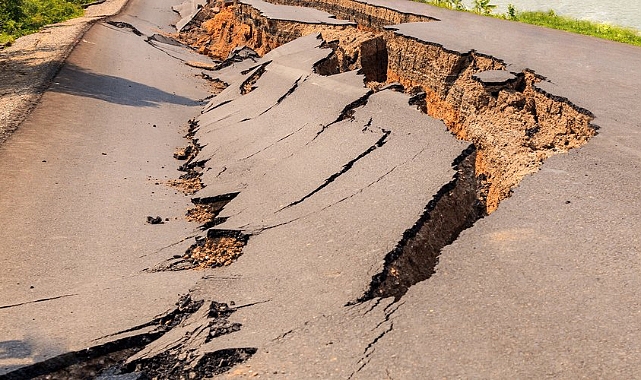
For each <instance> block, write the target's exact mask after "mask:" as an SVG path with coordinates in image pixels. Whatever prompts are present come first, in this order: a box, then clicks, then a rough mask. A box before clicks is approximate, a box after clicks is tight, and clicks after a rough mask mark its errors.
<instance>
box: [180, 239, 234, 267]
mask: <svg viewBox="0 0 641 380" xmlns="http://www.w3.org/2000/svg"><path fill="white" fill-rule="evenodd" d="M244 246H245V242H243V241H242V240H240V239H238V238H235V237H230V236H221V237H208V238H206V239H204V241H202V242H201V243H200V244H196V245H194V246H193V247H192V248H191V249H189V250H188V251H187V253H185V256H184V258H185V259H188V260H191V261H192V263H194V264H195V265H196V266H197V267H199V268H215V267H222V266H227V265H230V264H231V263H233V262H234V261H235V260H236V259H237V258H238V257H240V255H241V254H242V251H243V247H244Z"/></svg>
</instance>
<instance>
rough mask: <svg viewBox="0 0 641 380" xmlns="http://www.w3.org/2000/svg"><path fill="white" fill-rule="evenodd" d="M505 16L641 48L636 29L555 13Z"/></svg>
mask: <svg viewBox="0 0 641 380" xmlns="http://www.w3.org/2000/svg"><path fill="white" fill-rule="evenodd" d="M504 16H506V17H504V18H507V19H510V20H514V21H518V22H523V23H526V24H532V25H539V26H544V27H547V28H552V29H558V30H565V31H567V32H572V33H577V34H584V35H587V36H594V37H599V38H603V39H606V40H610V41H617V42H623V43H626V44H630V45H636V46H641V34H640V33H639V32H638V31H636V30H635V29H631V28H624V27H620V26H613V25H608V24H601V23H596V22H593V21H586V20H577V19H575V18H571V17H564V16H559V15H557V14H556V13H554V11H549V12H516V14H515V17H510V16H509V15H504Z"/></svg>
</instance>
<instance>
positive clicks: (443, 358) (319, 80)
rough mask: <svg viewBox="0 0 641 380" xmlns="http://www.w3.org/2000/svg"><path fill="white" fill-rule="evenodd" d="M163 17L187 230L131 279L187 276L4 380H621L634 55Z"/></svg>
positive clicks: (456, 16)
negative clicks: (180, 98) (182, 126)
mask: <svg viewBox="0 0 641 380" xmlns="http://www.w3.org/2000/svg"><path fill="white" fill-rule="evenodd" d="M176 9H177V10H179V12H180V13H181V16H185V18H183V19H182V20H180V21H179V22H177V23H176V24H177V25H178V28H179V29H180V32H179V33H178V34H176V35H175V36H174V37H175V39H176V41H181V42H182V43H184V44H186V45H189V46H191V47H192V48H193V49H195V50H197V51H198V52H199V53H201V54H205V55H208V56H209V57H210V58H212V59H213V63H208V64H195V63H194V62H193V61H187V60H185V62H184V63H186V64H187V65H188V66H189V67H197V68H201V69H202V70H203V71H202V73H201V75H202V78H203V79H205V80H207V81H208V82H209V83H210V84H211V87H210V91H212V92H213V93H214V96H213V97H211V98H210V99H209V101H208V103H207V104H206V105H205V106H204V107H203V108H202V111H201V112H200V114H199V115H197V116H195V117H194V118H193V119H191V120H190V121H189V123H188V124H189V127H188V132H187V136H186V138H187V141H188V143H189V145H188V146H187V148H184V147H183V148H181V149H179V150H176V151H175V152H174V157H175V158H176V159H179V160H180V169H179V170H180V171H181V173H182V174H181V176H180V179H179V180H175V181H174V182H172V183H171V185H173V186H177V187H178V188H179V189H180V190H182V191H183V192H185V193H186V194H188V196H189V199H190V200H191V203H192V206H191V207H189V208H188V210H187V209H186V210H185V212H186V218H187V219H188V220H189V221H191V222H192V223H196V224H197V225H199V227H198V228H197V229H196V230H195V232H194V233H193V234H192V235H191V236H189V237H187V236H185V238H184V239H183V240H182V241H181V242H182V243H184V244H182V246H186V249H183V250H179V249H178V248H177V247H176V249H175V250H172V251H171V252H175V253H174V254H173V255H172V256H170V257H169V258H168V259H166V260H158V261H157V263H156V264H155V265H152V266H150V267H149V268H147V269H146V270H145V272H146V273H150V274H153V273H156V274H162V273H172V274H177V275H180V273H193V272H194V271H202V274H201V275H200V276H199V277H200V279H199V280H198V281H197V282H196V283H195V284H194V285H193V286H192V287H191V289H190V292H189V294H190V296H189V297H183V298H181V299H180V300H179V301H178V303H177V304H176V308H175V309H172V310H170V311H169V312H167V313H165V314H163V315H161V316H159V317H157V318H155V319H153V320H151V321H149V322H147V323H145V324H143V325H140V326H134V327H132V328H130V329H126V330H124V331H121V332H119V333H116V334H114V338H112V339H110V340H109V341H108V342H107V343H105V344H103V345H100V346H97V347H94V349H93V350H94V351H91V354H90V355H89V356H91V357H87V358H85V357H83V356H82V353H81V352H80V351H78V352H74V353H70V354H68V355H69V356H68V357H66V359H65V360H62V364H60V363H58V364H56V362H55V361H54V362H49V363H41V364H36V365H34V366H30V367H25V368H23V369H22V370H19V371H18V372H14V378H21V377H20V376H23V377H25V376H29V375H33V374H46V373H47V372H52V371H60V370H61V371H68V370H67V369H61V368H62V367H64V364H65V363H66V364H74V365H78V366H79V369H78V371H80V372H78V373H83V372H82V371H83V370H84V371H93V372H91V373H93V374H102V375H101V376H102V378H105V379H107V378H114V379H116V378H118V379H124V378H144V377H145V376H147V377H150V378H158V379H174V378H185V379H187V378H204V377H219V378H238V377H241V378H242V377H255V376H260V377H263V378H292V379H300V378H345V379H356V378H362V379H369V378H392V379H396V378H407V379H410V378H437V377H439V378H441V377H442V378H450V377H453V378H468V377H481V378H506V379H507V378H540V377H552V378H568V379H569V378H577V377H588V378H601V377H611V378H636V377H639V376H641V366H640V365H639V363H641V356H640V355H641V350H640V349H639V347H640V346H639V342H640V341H641V318H639V317H640V316H641V303H640V302H639V299H641V297H640V296H641V294H640V293H641V291H640V290H641V276H639V273H640V272H639V271H640V270H641V261H640V259H639V254H640V253H641V240H640V239H641V235H640V233H639V231H641V222H640V221H641V203H639V200H640V199H641V193H640V192H641V171H640V170H639V166H641V165H640V164H641V131H640V128H641V124H640V120H641V109H640V108H639V106H638V103H637V96H638V95H639V94H638V89H639V88H641V79H640V78H641V75H640V74H641V73H639V70H640V69H639V68H640V67H641V50H639V49H638V48H634V47H628V46H624V45H618V44H614V43H610V42H603V41H599V40H594V39H591V38H585V37H580V36H572V35H568V34H566V33H560V32H556V31H548V30H544V29H540V28H536V27H531V26H526V25H518V24H514V23H510V22H505V21H500V20H494V19H486V18H481V17H478V16H474V15H471V14H465V13H459V12H450V11H445V10H442V9H437V8H433V7H429V6H426V5H424V4H417V3H412V2H405V1H388V2H380V1H363V2H359V1H352V0H321V1H296V0H279V1H277V2H273V3H272V2H270V3H267V2H263V1H260V0H242V1H238V2H233V3H232V2H213V1H212V2H208V3H206V4H205V3H198V4H196V3H191V2H187V3H184V4H182V5H180V6H177V8H176ZM326 12H328V13H326ZM123 22H124V21H123ZM119 25H120V26H119V27H122V28H123V29H125V30H127V33H135V34H136V35H138V33H141V34H142V35H149V34H150V33H148V32H146V31H143V32H140V31H139V30H138V29H136V28H135V27H134V26H132V24H119ZM136 32H138V33H136ZM159 40H160V37H157V39H156V41H159ZM172 41H174V40H172ZM165 51H167V50H165ZM597 51H598V52H599V54H595V52H597ZM604 88H605V89H607V91H604ZM144 329H147V330H145V331H147V332H143V330H144ZM122 334H125V335H128V334H129V335H132V334H133V337H134V338H121V336H122ZM116 338H118V339H116ZM126 339H128V340H126ZM123 352H124V354H123ZM96 360H98V362H100V361H101V360H102V362H103V363H105V364H104V365H103V366H102V368H98V369H96V367H95V362H96ZM83 363H86V364H83ZM83 365H85V367H83ZM99 367H100V366H99ZM74 368H75V367H74ZM83 368H84V369H83ZM20 371H22V372H20ZM29 371H31V372H29ZM74 371H76V369H74ZM52 373H55V374H56V375H55V376H62V377H64V375H61V374H62V373H65V372H52ZM86 373H89V372H86ZM10 375H11V374H10ZM74 376H75V375H74ZM78 376H80V375H78ZM109 376H112V377H109ZM99 378H101V377H99Z"/></svg>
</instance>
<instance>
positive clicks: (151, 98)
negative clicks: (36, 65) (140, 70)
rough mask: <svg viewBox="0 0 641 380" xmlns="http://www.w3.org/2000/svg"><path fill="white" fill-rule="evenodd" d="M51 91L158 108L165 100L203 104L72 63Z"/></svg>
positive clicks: (171, 102)
mask: <svg viewBox="0 0 641 380" xmlns="http://www.w3.org/2000/svg"><path fill="white" fill-rule="evenodd" d="M50 91H54V92H59V93H63V94H70V95H76V96H84V97H88V98H93V99H99V100H104V101H106V102H109V103H115V104H122V105H127V106H133V107H158V106H159V105H160V104H162V103H169V104H177V105H183V106H195V105H198V104H199V103H198V101H197V100H192V99H189V98H186V97H184V96H179V95H175V94H171V93H169V92H166V91H163V90H160V89H158V88H155V87H151V86H147V85H145V84H142V83H138V82H134V81H131V80H128V79H125V78H120V77H116V76H112V75H104V74H98V73H94V72H91V71H89V70H86V69H84V68H82V67H79V66H76V65H73V64H69V63H68V64H66V65H65V66H64V67H63V68H62V70H61V71H60V73H59V74H58V76H57V77H56V78H55V79H54V84H53V85H52V86H51V88H50Z"/></svg>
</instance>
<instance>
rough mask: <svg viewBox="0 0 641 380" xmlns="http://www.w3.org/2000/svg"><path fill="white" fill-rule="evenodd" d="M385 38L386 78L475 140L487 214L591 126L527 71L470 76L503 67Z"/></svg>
mask: <svg viewBox="0 0 641 380" xmlns="http://www.w3.org/2000/svg"><path fill="white" fill-rule="evenodd" d="M386 36H387V38H386V41H387V51H388V54H389V58H388V62H389V63H388V70H387V77H388V81H398V82H400V83H402V84H403V85H404V86H405V87H406V88H414V87H419V88H421V89H422V90H423V91H424V92H425V102H426V106H427V112H428V114H429V115H431V116H433V117H435V118H438V119H441V120H443V121H444V122H445V124H446V125H447V127H448V129H449V130H450V131H452V132H453V133H454V134H456V136H457V137H458V138H460V139H463V140H466V141H471V142H473V143H474V144H475V145H476V147H477V150H478V153H477V157H476V173H477V176H479V177H480V179H481V181H482V182H483V183H484V187H485V193H486V196H487V199H486V203H487V210H488V212H492V211H494V210H495V209H496V208H497V207H498V205H499V202H500V201H501V200H502V199H505V198H506V197H508V196H509V195H510V192H511V189H513V188H514V187H515V186H517V185H518V184H519V182H520V181H521V180H522V179H523V177H524V176H526V175H527V174H530V173H533V172H535V171H537V170H538V168H539V167H540V165H541V163H542V162H543V161H544V160H545V159H546V158H548V157H550V156H551V155H553V154H556V153H560V152H567V151H568V150H569V149H572V148H577V147H580V146H582V145H583V144H585V143H586V142H587V140H588V139H589V138H590V137H591V136H593V135H594V134H595V132H596V131H595V128H594V127H592V126H591V125H590V121H591V120H592V119H593V116H592V115H591V114H590V113H589V112H588V111H586V110H582V109H579V108H578V107H575V106H574V105H573V104H572V103H570V102H569V101H568V100H567V99H560V98H557V97H555V96H552V95H550V94H546V93H544V92H542V91H540V90H538V89H537V88H536V87H535V84H536V83H537V82H539V81H540V80H541V79H540V78H539V77H538V76H537V75H536V74H535V73H532V72H529V71H525V72H522V73H518V75H517V76H516V78H515V79H514V80H508V81H505V82H504V83H499V84H484V83H482V82H481V81H480V80H477V79H475V78H474V75H475V74H478V73H481V72H484V71H488V70H504V69H505V63H504V62H502V61H501V60H499V59H497V58H494V57H487V56H483V55H480V54H477V53H467V54H460V53H455V52H451V51H447V50H446V49H443V48H442V47H441V46H438V45H433V44H429V43H426V42H422V41H416V40H413V39H410V38H406V37H403V36H398V35H396V34H392V33H391V32H388V33H386Z"/></svg>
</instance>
